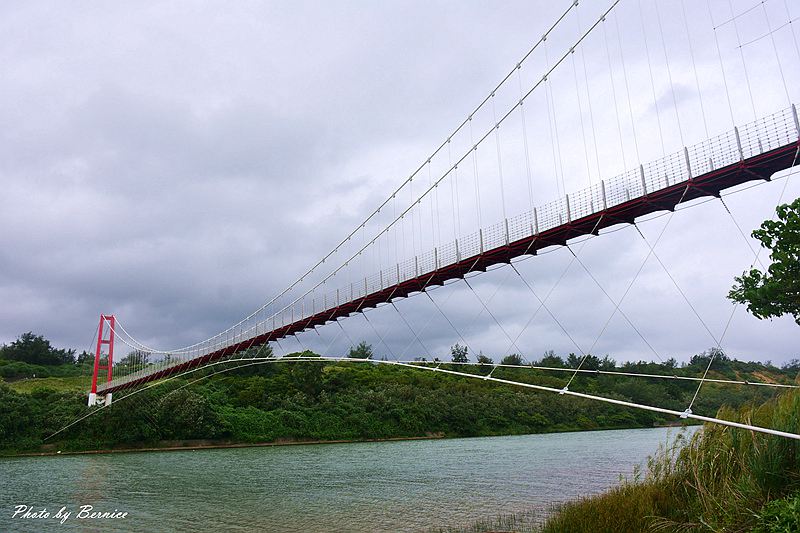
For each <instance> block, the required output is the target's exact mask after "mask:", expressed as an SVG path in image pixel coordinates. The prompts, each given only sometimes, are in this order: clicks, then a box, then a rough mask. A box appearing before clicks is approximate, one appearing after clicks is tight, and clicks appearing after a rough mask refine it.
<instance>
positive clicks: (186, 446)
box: [0, 433, 445, 458]
mask: <svg viewBox="0 0 800 533" xmlns="http://www.w3.org/2000/svg"><path fill="white" fill-rule="evenodd" d="M443 438H445V436H444V434H441V433H438V434H431V435H425V436H421V437H387V438H381V439H339V440H292V439H279V440H276V441H271V442H213V441H208V440H189V441H176V442H167V441H164V442H161V443H159V444H158V445H156V446H143V447H138V448H108V449H103V450H78V451H62V450H55V449H53V450H52V451H42V452H26V453H12V454H5V453H0V457H3V458H5V457H49V456H54V455H98V454H107V453H137V452H174V451H189V450H191V451H194V450H214V449H219V448H259V447H270V446H300V445H303V444H354V443H363V442H394V441H407V440H434V439H443Z"/></svg>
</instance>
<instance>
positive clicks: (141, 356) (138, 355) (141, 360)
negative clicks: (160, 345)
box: [92, 350, 150, 369]
mask: <svg viewBox="0 0 800 533" xmlns="http://www.w3.org/2000/svg"><path fill="white" fill-rule="evenodd" d="M92 359H93V360H94V358H92ZM149 362H150V352H146V351H144V350H133V351H132V352H130V353H129V354H128V355H126V356H125V357H123V358H122V359H120V361H119V363H117V365H118V366H124V367H127V368H131V369H133V368H142V367H145V366H147V364H148V363H149Z"/></svg>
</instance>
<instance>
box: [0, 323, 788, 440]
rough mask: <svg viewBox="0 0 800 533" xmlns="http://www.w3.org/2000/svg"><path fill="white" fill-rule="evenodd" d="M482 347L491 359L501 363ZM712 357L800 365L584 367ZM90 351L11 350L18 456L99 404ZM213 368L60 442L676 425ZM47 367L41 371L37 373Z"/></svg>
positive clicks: (726, 390)
mask: <svg viewBox="0 0 800 533" xmlns="http://www.w3.org/2000/svg"><path fill="white" fill-rule="evenodd" d="M37 339H40V338H39V337H37V336H35V335H32V334H26V335H23V336H22V337H21V338H20V340H19V341H17V345H19V344H23V345H25V344H30V343H31V342H34V341H35V342H36V345H37V346H39V347H40V349H47V350H55V349H54V348H52V347H51V346H50V345H49V343H46V342H45V343H42V342H40V341H39V340H37ZM7 349H8V348H7V347H4V348H2V349H0V357H4V356H5V354H6V350H7ZM14 350H17V347H16V346H15V348H14ZM463 350H464V348H463V347H458V346H456V347H454V349H453V353H452V354H451V357H452V359H457V360H461V358H462V357H464V356H466V353H465V352H464V351H463ZM61 352H63V353H67V354H74V352H72V351H63V350H62V351H61ZM14 353H18V351H17V352H14ZM134 355H135V354H134ZM262 355H263V354H262ZM299 355H309V354H307V353H306V354H299ZM350 355H351V356H352V357H367V356H370V357H371V356H372V352H371V347H370V346H369V345H367V344H361V345H359V346H356V347H354V348H353V350H352V351H351V353H350ZM34 357H35V358H39V357H40V356H39V355H35V356H31V358H32V360H38V359H35V358H34ZM482 357H483V361H485V362H487V363H488V362H489V361H490V359H489V358H488V357H486V356H482ZM711 357H713V364H712V371H711V374H710V377H716V378H729V379H745V380H750V381H775V382H783V383H791V382H792V381H793V379H794V377H795V375H796V374H797V371H798V370H800V368H798V367H800V363H798V362H797V361H794V362H792V363H790V364H787V365H785V366H784V367H783V368H777V367H774V366H771V365H763V364H761V363H745V362H741V361H736V360H732V359H729V358H728V357H727V356H726V355H725V354H723V353H721V352H719V351H714V350H710V351H709V352H704V353H702V354H699V355H696V356H694V357H693V358H692V359H691V360H690V361H689V363H688V364H685V365H683V366H679V365H677V364H676V363H675V361H674V360H670V361H667V363H664V364H656V363H647V362H638V363H625V364H623V365H616V364H615V362H614V361H613V360H611V359H610V358H608V357H605V358H599V357H594V356H589V357H587V358H586V360H585V361H584V363H583V368H586V369H590V370H609V371H613V370H624V371H631V372H645V373H651V374H663V375H668V376H672V375H692V376H697V375H701V374H702V372H703V371H704V370H705V368H706V367H707V365H708V363H709V361H710V360H711ZM79 359H80V358H77V359H75V358H74V359H73V361H72V362H68V363H66V364H51V365H32V364H30V363H29V362H27V361H26V360H24V359H23V360H20V359H15V360H6V359H0V372H3V371H2V369H4V368H8V367H11V368H14V369H15V372H16V371H24V372H29V373H27V374H25V373H24V372H23V375H26V376H28V379H20V377H21V376H20V375H19V374H18V373H11V372H6V373H2V374H1V375H3V376H4V377H6V381H8V382H9V383H8V384H3V383H0V405H2V406H3V410H2V412H0V449H2V450H4V451H5V452H6V453H14V452H18V451H34V450H38V449H40V447H41V445H42V444H43V443H44V439H45V437H47V436H49V435H51V434H52V433H54V432H55V431H57V430H59V429H61V428H62V427H63V426H65V425H66V424H67V423H69V422H71V421H73V420H75V419H77V418H78V417H80V416H82V415H84V414H86V413H87V407H86V404H85V402H86V395H85V388H86V387H87V386H88V380H87V376H88V371H89V370H90V367H89V366H87V364H86V360H85V358H83V360H82V361H80V362H79ZM579 361H580V359H579V358H578V357H576V356H575V355H573V354H570V355H569V356H568V357H567V358H566V359H562V358H561V357H559V356H557V355H555V354H553V353H552V352H550V353H547V354H545V356H544V357H543V358H542V360H540V361H536V362H535V363H537V364H542V365H547V366H553V367H560V368H569V367H574V366H576V365H577V364H578V363H579ZM503 362H504V363H507V364H516V363H521V362H522V361H521V359H520V358H519V356H514V355H512V356H509V357H507V358H505V359H504V360H503ZM20 365H26V366H24V367H20ZM219 368H220V367H217V368H216V371H217V372H219ZM442 368H454V369H457V370H459V371H466V372H472V373H478V374H483V375H485V374H488V373H489V371H490V370H491V369H492V367H491V366H489V365H488V364H487V365H485V366H451V365H448V364H446V363H444V364H443V365H442ZM203 372H209V373H210V372H211V371H210V370H207V371H200V372H197V373H194V374H191V375H189V376H185V377H183V378H178V379H173V380H171V381H168V382H165V383H162V384H159V385H157V386H155V387H153V388H151V389H148V390H143V391H140V392H137V393H136V394H134V395H132V396H131V397H130V398H128V399H124V398H123V397H122V396H123V395H124V393H121V394H119V395H117V396H118V397H117V398H115V401H114V403H113V404H112V406H111V407H110V408H108V409H102V410H101V411H100V412H98V413H97V414H96V415H94V416H91V417H89V418H87V419H86V420H84V421H81V422H80V423H79V424H76V425H75V426H74V427H73V428H71V429H69V430H67V431H64V432H62V433H60V434H59V435H57V436H56V437H55V438H53V439H51V440H49V441H48V444H50V445H51V446H53V447H57V448H58V449H60V450H81V449H101V448H111V447H137V446H159V445H165V443H164V442H163V441H185V440H194V439H204V440H215V441H220V442H245V443H247V442H265V441H279V440H341V439H376V438H390V437H415V436H430V435H437V436H452V437H456V436H482V435H503V434H523V433H540V432H552V431H571V430H586V429H603V428H628V427H645V426H652V425H654V424H656V425H657V424H663V423H671V422H675V421H674V419H672V418H671V417H669V416H664V415H660V414H658V413H651V412H648V411H641V410H635V409H627V408H622V407H617V406H614V405H609V404H605V403H600V402H595V401H590V400H584V399H581V398H573V397H569V396H560V395H555V394H551V393H539V392H535V391H531V390H528V389H523V388H519V387H512V386H507V385H499V384H496V383H492V382H490V381H484V380H476V379H474V378H465V377H458V376H452V375H447V374H444V373H441V372H427V371H422V370H415V369H410V368H404V367H399V366H393V365H386V364H378V363H377V362H376V363H372V362H366V363H358V362H355V363H324V362H294V363H287V362H283V363H276V362H269V363H266V364H258V365H250V366H243V367H239V368H236V367H235V366H231V367H229V368H227V369H226V372H224V373H219V374H216V375H210V374H207V375H205V376H204V375H203ZM34 373H35V374H36V375H37V378H35V379H30V376H31V375H32V374H34ZM78 374H82V376H83V377H78ZM492 375H493V377H499V378H507V379H512V380H515V381H523V382H529V383H536V384H541V385H546V386H550V387H554V388H561V387H563V386H564V385H565V384H566V381H567V379H568V378H569V376H570V375H571V373H570V372H552V371H543V370H534V369H530V368H502V367H500V368H497V369H495V370H494V372H493V374H492ZM42 376H60V377H44V378H43V377H42ZM69 376H73V377H69ZM201 378H202V379H201ZM695 388H696V383H695V382H685V381H678V380H671V379H655V378H639V377H623V376H613V375H604V374H582V375H579V376H578V377H577V378H576V379H575V380H574V381H573V382H572V384H571V385H570V390H575V391H584V392H589V393H593V394H599V395H604V396H609V397H613V398H618V399H624V400H631V401H635V402H639V403H644V404H649V405H657V406H660V407H668V408H672V409H675V410H679V411H682V410H683V409H685V408H686V406H687V405H688V403H689V400H690V398H691V396H692V394H693V393H694V390H695ZM773 394H774V389H771V388H768V387H759V386H746V385H717V384H712V383H707V384H705V385H704V386H703V390H702V392H701V394H700V396H699V398H698V400H697V402H696V403H695V406H694V408H693V410H694V411H695V412H697V413H701V414H713V413H714V412H715V411H716V410H717V409H718V408H719V407H720V406H721V405H723V404H727V405H733V406H740V405H744V404H753V403H760V402H763V401H764V400H766V399H768V398H770V397H771V396H772V395H773Z"/></svg>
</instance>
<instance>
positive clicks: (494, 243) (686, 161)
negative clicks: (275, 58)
mask: <svg viewBox="0 0 800 533" xmlns="http://www.w3.org/2000/svg"><path fill="white" fill-rule="evenodd" d="M799 130H800V128H799V127H798V122H797V112H796V109H795V107H794V106H792V107H790V108H787V109H784V110H781V111H778V112H777V113H773V114H771V115H768V116H765V117H762V118H760V119H758V120H755V121H753V122H750V123H748V124H745V125H743V126H741V127H738V128H734V129H733V130H730V131H727V132H725V133H722V134H720V135H717V136H715V137H712V138H710V139H707V140H704V141H702V142H700V143H697V144H694V145H691V146H687V147H685V148H684V149H683V150H680V151H678V152H675V153H671V154H668V155H667V156H665V157H662V158H660V159H657V160H655V161H651V162H648V163H645V164H641V165H639V167H638V168H634V169H631V170H628V171H626V172H624V173H622V174H620V175H618V176H615V177H613V178H611V179H608V180H605V181H602V182H600V183H597V184H594V185H592V186H591V187H588V188H586V189H583V190H580V191H577V192H575V193H572V194H569V195H566V196H564V197H562V198H558V199H556V200H553V201H551V202H548V203H546V204H544V205H541V206H538V207H536V208H534V209H532V210H531V211H527V212H523V213H520V214H518V215H516V216H513V217H511V218H508V219H506V220H503V221H500V222H498V223H496V224H493V225H490V226H487V227H484V228H482V229H480V230H479V231H478V232H475V233H472V234H470V235H467V236H465V237H461V238H459V239H457V240H454V241H451V242H448V243H446V244H443V245H441V246H439V247H437V248H434V249H433V250H429V251H428V252H425V253H423V254H420V255H418V256H416V257H412V258H409V259H407V260H405V261H403V262H399V263H397V264H396V265H394V266H393V267H390V268H387V269H383V270H380V271H379V272H377V273H375V274H372V275H371V276H367V277H365V278H364V279H362V280H361V281H354V282H351V283H349V284H348V285H346V286H343V287H339V288H336V289H330V288H329V287H328V286H327V284H323V285H322V286H320V287H318V288H316V289H314V290H312V291H309V292H308V293H306V294H305V295H303V296H302V297H300V298H298V299H296V300H295V301H294V302H292V303H291V304H289V305H287V306H285V307H284V308H282V309H280V310H279V311H278V312H277V313H274V314H272V315H271V316H268V317H259V316H252V317H250V318H249V319H247V320H246V321H243V322H242V323H240V324H238V325H237V326H235V327H234V328H231V329H229V330H227V331H226V332H224V333H222V334H220V335H217V336H216V337H213V338H212V339H210V340H208V341H206V342H204V343H201V344H199V345H197V346H195V347H193V348H192V349H191V350H188V351H186V352H182V353H176V354H170V358H169V361H168V362H166V363H162V365H161V366H160V367H155V366H153V367H151V368H146V369H143V370H140V371H139V372H137V373H135V374H130V375H127V376H120V377H117V378H114V380H112V381H111V382H109V384H107V385H106V386H119V385H122V384H124V383H127V382H130V381H133V380H136V379H139V378H140V377H142V376H143V375H146V374H148V373H152V372H155V371H158V370H163V369H164V368H168V367H169V366H173V365H179V364H182V363H184V362H186V361H188V360H191V359H195V358H199V357H203V356H205V355H208V354H210V353H214V352H217V351H219V350H221V349H224V348H226V347H228V346H231V345H236V344H240V343H242V342H245V341H247V340H248V339H251V338H253V337H255V336H257V335H259V334H263V333H267V332H269V331H274V330H276V329H279V328H282V327H285V326H287V325H289V324H292V323H295V322H298V321H301V320H304V319H307V318H309V317H311V316H313V315H315V314H317V313H320V312H323V311H333V310H334V309H336V308H337V307H339V306H341V305H342V304H344V303H347V302H352V301H356V300H361V299H362V298H364V297H365V296H367V295H369V294H373V293H376V292H378V291H380V290H383V289H385V288H387V287H393V286H396V285H398V284H400V283H402V282H404V281H408V280H411V279H414V278H419V277H424V276H425V275H426V274H428V275H429V274H431V273H433V272H435V271H436V270H438V269H440V268H442V267H445V266H448V265H452V264H455V263H457V262H459V261H462V260H464V259H466V258H470V257H475V256H478V255H480V254H481V253H483V252H485V251H487V250H492V249H495V248H498V247H502V246H504V245H506V244H508V243H509V242H515V241H519V240H520V239H524V238H526V237H531V236H533V235H535V234H537V233H539V232H543V231H546V230H549V229H552V228H555V227H558V226H561V225H563V224H567V223H569V222H570V221H574V220H577V219H580V218H583V217H585V216H588V215H591V214H594V213H598V212H601V211H603V210H605V209H606V208H610V207H614V206H616V205H619V204H621V203H624V202H627V201H630V200H632V199H635V198H638V197H641V196H644V195H646V194H649V193H652V192H655V191H658V190H661V189H664V188H666V187H670V186H673V185H676V184H678V183H683V182H686V181H687V180H689V179H690V178H692V177H693V176H699V175H701V174H705V173H708V172H711V171H713V170H715V169H718V168H721V167H724V166H728V165H731V164H734V163H736V162H738V161H740V160H742V159H746V158H750V157H753V156H756V155H760V154H763V153H765V152H768V151H770V150H773V149H775V148H779V147H781V146H786V145H788V144H791V143H793V142H797V141H798V140H800V131H799Z"/></svg>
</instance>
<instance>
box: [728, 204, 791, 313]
mask: <svg viewBox="0 0 800 533" xmlns="http://www.w3.org/2000/svg"><path fill="white" fill-rule="evenodd" d="M776 212H777V215H778V220H765V221H764V222H763V223H762V224H761V228H760V229H757V230H755V231H753V237H754V238H755V239H758V240H759V241H761V246H763V247H764V248H768V249H770V250H771V253H770V259H772V264H771V265H770V266H769V267H768V268H767V272H766V273H763V272H761V271H760V270H758V269H755V268H754V269H751V270H750V272H743V273H742V275H741V276H739V277H737V278H736V279H735V284H734V286H733V288H732V289H731V291H730V292H729V293H728V298H730V299H731V300H733V301H734V302H737V303H741V304H746V305H747V310H748V311H750V313H752V314H753V316H755V317H756V318H761V319H764V318H773V317H779V316H782V315H792V316H793V317H794V320H795V322H797V324H798V325H800V198H797V199H796V200H795V201H794V202H792V203H791V204H784V205H781V206H778V208H777V210H776Z"/></svg>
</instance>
